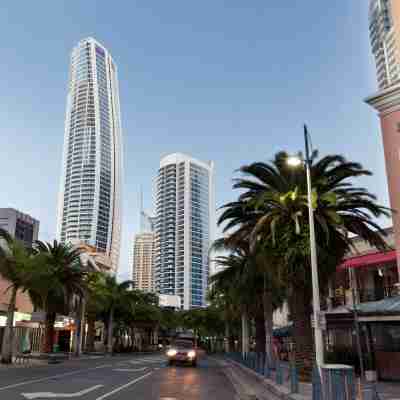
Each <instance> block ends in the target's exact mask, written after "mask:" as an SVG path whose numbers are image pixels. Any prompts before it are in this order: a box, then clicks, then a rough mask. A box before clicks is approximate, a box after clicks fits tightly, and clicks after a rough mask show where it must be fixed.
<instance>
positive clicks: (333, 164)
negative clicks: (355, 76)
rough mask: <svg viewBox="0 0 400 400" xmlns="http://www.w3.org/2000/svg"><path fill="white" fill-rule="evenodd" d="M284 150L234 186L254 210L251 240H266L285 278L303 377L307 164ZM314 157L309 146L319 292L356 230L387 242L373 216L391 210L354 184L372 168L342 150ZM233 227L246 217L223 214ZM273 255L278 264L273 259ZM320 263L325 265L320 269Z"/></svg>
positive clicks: (307, 324)
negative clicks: (296, 162)
mask: <svg viewBox="0 0 400 400" xmlns="http://www.w3.org/2000/svg"><path fill="white" fill-rule="evenodd" d="M287 158H288V154H287V153H285V152H280V153H278V154H276V156H275V159H274V160H273V161H272V162H271V163H262V162H256V163H253V164H250V165H247V166H244V167H242V168H241V169H240V171H241V172H242V173H243V174H244V177H242V178H240V179H238V180H237V181H236V183H235V185H234V188H237V189H240V190H242V191H243V190H244V192H243V193H242V194H241V195H240V197H239V202H240V203H241V204H245V206H246V207H248V208H249V209H251V210H252V211H251V213H250V215H251V216H250V221H251V223H254V222H255V224H254V226H253V229H252V230H251V234H250V240H251V242H252V244H253V245H254V244H256V243H259V242H260V241H261V243H264V245H265V247H266V249H271V248H273V249H274V254H275V260H274V262H273V263H272V264H274V265H275V267H278V268H279V274H280V275H281V276H282V277H283V279H284V281H285V282H286V283H287V287H288V289H287V296H288V300H289V307H290V311H291V315H292V317H293V323H294V335H295V338H294V339H295V341H296V346H295V349H296V350H295V351H296V356H297V357H296V360H297V362H298V364H299V366H300V367H301V369H302V371H303V372H304V374H305V375H308V374H309V371H310V369H311V366H312V359H313V357H312V347H313V342H312V330H311V321H310V313H311V285H310V282H311V272H310V254H309V227H308V218H307V215H308V214H307V213H308V203H307V197H306V193H307V182H306V175H305V170H304V168H303V169H297V170H293V169H290V167H289V166H288V165H287ZM317 158H318V153H317V152H314V153H313V155H312V163H311V176H312V182H313V188H312V190H313V208H314V215H315V222H316V238H317V249H318V260H319V265H320V268H319V278H320V284H321V288H322V290H324V288H325V287H326V283H327V282H328V278H329V277H330V276H331V275H332V274H333V273H334V271H335V269H336V266H337V265H338V264H339V262H340V261H341V260H342V258H343V256H344V255H345V253H346V252H347V251H348V250H349V249H350V248H351V246H352V244H351V235H352V234H354V235H358V236H360V237H361V238H362V239H364V240H365V241H366V242H368V243H369V244H371V245H373V246H375V247H377V248H378V249H381V250H385V249H386V248H387V246H386V243H385V241H384V240H383V236H384V235H385V232H384V231H383V230H382V229H381V228H380V226H379V225H378V224H377V223H376V222H375V221H374V218H378V217H380V216H388V215H389V214H390V211H389V210H388V209H387V208H385V207H382V206H380V205H378V204H377V203H376V198H375V196H374V195H372V194H371V193H369V192H368V191H367V190H366V189H364V188H360V187H355V186H353V183H352V181H351V180H352V179H354V178H357V177H360V176H368V175H371V173H370V172H369V171H367V170H365V169H364V168H363V167H362V166H361V165H360V164H358V163H354V162H349V161H347V160H346V159H345V158H344V157H342V156H340V155H331V156H325V157H323V158H321V159H319V160H318V159H317ZM227 219H228V221H229V223H230V225H231V227H232V226H237V225H238V223H240V225H239V229H238V232H239V233H240V232H243V225H244V224H243V222H241V221H240V219H239V221H238V218H237V217H236V219H235V217H231V218H229V217H228V218H227ZM277 261H278V262H277ZM322 266H323V267H322Z"/></svg>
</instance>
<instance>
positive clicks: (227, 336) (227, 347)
mask: <svg viewBox="0 0 400 400" xmlns="http://www.w3.org/2000/svg"><path fill="white" fill-rule="evenodd" d="M230 336H231V334H230V326H229V322H228V321H225V340H224V343H225V349H224V350H225V352H226V353H229V352H230V351H231V349H230V347H231V346H230Z"/></svg>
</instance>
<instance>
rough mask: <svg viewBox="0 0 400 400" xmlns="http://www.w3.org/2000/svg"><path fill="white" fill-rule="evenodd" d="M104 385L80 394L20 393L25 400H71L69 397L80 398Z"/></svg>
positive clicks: (85, 390) (82, 391)
mask: <svg viewBox="0 0 400 400" xmlns="http://www.w3.org/2000/svg"><path fill="white" fill-rule="evenodd" d="M103 386H104V385H96V386H92V387H90V388H88V389H84V390H81V391H80V392H75V393H53V392H36V393H21V395H22V396H24V397H25V398H26V399H30V400H32V399H53V398H71V397H80V396H83V395H84V394H87V393H90V392H93V390H96V389H100V388H101V387H103Z"/></svg>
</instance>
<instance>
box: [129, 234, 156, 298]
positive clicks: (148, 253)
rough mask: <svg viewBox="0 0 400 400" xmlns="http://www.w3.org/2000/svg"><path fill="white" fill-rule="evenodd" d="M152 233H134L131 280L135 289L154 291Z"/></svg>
mask: <svg viewBox="0 0 400 400" xmlns="http://www.w3.org/2000/svg"><path fill="white" fill-rule="evenodd" d="M153 265H154V233H153V232H141V233H138V234H137V235H135V241H134V246H133V276H132V278H133V281H134V282H135V289H139V290H143V291H145V292H153V291H154V279H153Z"/></svg>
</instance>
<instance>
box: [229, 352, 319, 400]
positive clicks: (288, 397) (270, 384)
mask: <svg viewBox="0 0 400 400" xmlns="http://www.w3.org/2000/svg"><path fill="white" fill-rule="evenodd" d="M226 362H228V363H231V364H232V365H235V366H236V367H239V368H241V369H242V370H243V371H245V372H246V373H248V374H250V375H252V376H253V377H255V378H257V380H258V381H260V383H261V384H262V385H263V386H264V387H265V389H266V390H267V391H268V392H269V393H270V394H272V395H273V396H275V397H276V398H278V399H282V400H310V399H311V398H310V397H309V396H304V395H302V394H299V393H291V392H290V390H289V389H288V388H286V387H283V386H282V385H278V384H276V383H275V382H274V381H272V380H271V379H268V378H265V377H263V376H260V375H259V374H258V373H257V372H255V371H252V370H251V369H249V368H247V367H245V366H243V365H242V364H240V363H238V362H236V361H234V360H229V359H228V360H226Z"/></svg>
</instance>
